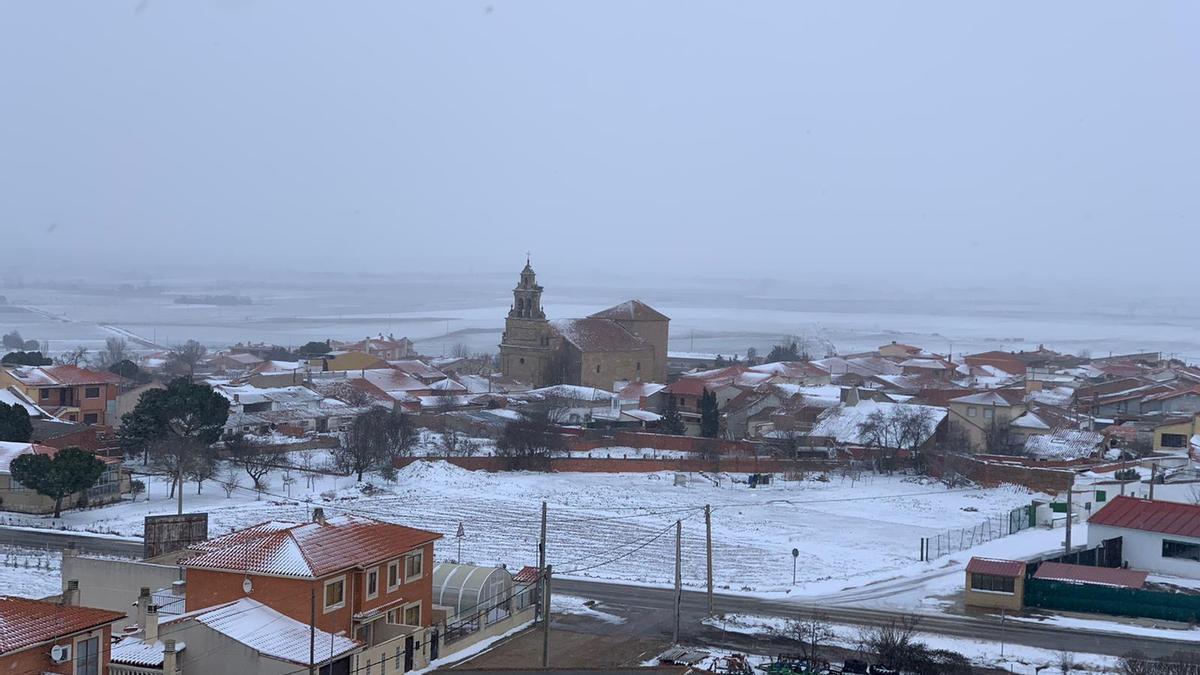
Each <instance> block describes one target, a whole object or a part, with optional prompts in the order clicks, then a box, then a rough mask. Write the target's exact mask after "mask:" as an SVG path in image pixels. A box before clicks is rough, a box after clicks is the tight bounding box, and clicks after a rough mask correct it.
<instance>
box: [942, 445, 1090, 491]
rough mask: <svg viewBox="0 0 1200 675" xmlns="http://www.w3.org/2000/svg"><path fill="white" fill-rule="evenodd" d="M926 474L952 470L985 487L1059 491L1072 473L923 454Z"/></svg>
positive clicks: (1070, 482)
mask: <svg viewBox="0 0 1200 675" xmlns="http://www.w3.org/2000/svg"><path fill="white" fill-rule="evenodd" d="M926 461H927V462H928V465H929V473H930V474H932V475H934V476H938V477H941V476H943V475H945V473H946V472H947V471H954V472H957V473H958V474H960V475H962V476H965V477H966V478H967V479H969V480H970V481H972V482H974V483H976V484H978V485H982V486H984V487H995V486H997V485H1004V484H1012V485H1023V486H1025V487H1027V488H1029V489H1031V490H1037V491H1039V492H1052V493H1053V492H1058V491H1060V490H1066V489H1067V488H1068V487H1070V485H1071V484H1072V479H1073V478H1074V474H1073V473H1072V472H1071V471H1066V470H1063V469H1051V468H1041V467H1033V466H1018V465H1015V464H1001V463H998V462H985V461H981V460H978V459H974V458H971V457H967V456H965V455H942V454H937V453H932V452H930V453H926Z"/></svg>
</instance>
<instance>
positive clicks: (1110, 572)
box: [1033, 562, 1149, 588]
mask: <svg viewBox="0 0 1200 675" xmlns="http://www.w3.org/2000/svg"><path fill="white" fill-rule="evenodd" d="M1147 576H1149V573H1148V572H1143V571H1141V570H1127V569H1120V568H1116V569H1114V568H1111V567H1092V566H1090V565H1068V564H1066V563H1057V562H1044V563H1042V564H1041V565H1039V566H1038V569H1037V572H1036V573H1034V575H1033V578H1034V579H1045V580H1047V581H1065V582H1067V583H1072V584H1095V585H1100V586H1122V587H1125V588H1141V587H1142V586H1145V585H1146V577H1147Z"/></svg>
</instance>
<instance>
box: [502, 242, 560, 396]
mask: <svg viewBox="0 0 1200 675" xmlns="http://www.w3.org/2000/svg"><path fill="white" fill-rule="evenodd" d="M551 338H552V335H551V330H550V322H549V321H547V320H546V313H545V312H544V311H542V287H541V286H539V285H538V283H537V274H535V273H534V271H533V266H532V265H531V264H530V262H529V258H528V257H526V258H525V269H522V270H521V277H520V280H518V281H517V287H516V288H514V289H513V302H512V307H510V308H509V310H508V318H507V319H505V321H504V335H503V336H502V337H501V338H500V368H501V370H502V371H503V373H504V375H505V376H506V377H510V378H512V379H515V380H519V381H521V382H527V383H529V384H532V385H533V386H535V387H542V386H545V385H546V384H547V383H548V382H549V381H550V371H551V369H552V364H553V362H554V350H555V348H556V347H557V344H556V341H555V340H553V339H551Z"/></svg>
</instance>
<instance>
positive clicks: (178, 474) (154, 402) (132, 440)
mask: <svg viewBox="0 0 1200 675" xmlns="http://www.w3.org/2000/svg"><path fill="white" fill-rule="evenodd" d="M228 418H229V401H228V399H226V398H225V397H224V396H221V395H220V394H218V393H216V392H215V391H213V390H212V388H211V387H209V386H208V385H206V384H193V383H192V382H191V380H190V379H189V378H187V377H180V378H176V379H174V380H172V381H171V382H170V384H168V385H167V388H166V389H150V390H148V391H146V392H145V393H143V394H142V397H141V398H140V399H138V402H137V406H135V407H134V409H133V410H132V411H131V412H128V413H125V415H124V416H122V417H121V449H122V450H124V451H125V453H126V454H127V455H128V454H137V453H153V454H154V457H153V460H154V462H155V463H157V464H158V465H159V466H160V467H162V468H163V469H166V470H168V471H170V472H171V474H172V475H174V476H175V480H176V482H177V483H178V486H179V487H180V488H182V487H183V477H184V474H185V473H187V472H188V471H189V470H190V468H191V466H192V465H193V463H194V462H196V461H204V460H205V459H206V458H207V451H208V448H209V446H211V445H212V444H213V443H216V442H217V440H218V439H220V437H221V431H222V430H223V429H224V427H225V420H226V419H228Z"/></svg>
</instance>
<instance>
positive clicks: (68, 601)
mask: <svg viewBox="0 0 1200 675" xmlns="http://www.w3.org/2000/svg"><path fill="white" fill-rule="evenodd" d="M62 604H63V605H64V606H67V607H75V606H78V605H79V580H78V579H68V580H67V588H66V590H64V591H63V594H62Z"/></svg>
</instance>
